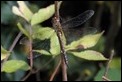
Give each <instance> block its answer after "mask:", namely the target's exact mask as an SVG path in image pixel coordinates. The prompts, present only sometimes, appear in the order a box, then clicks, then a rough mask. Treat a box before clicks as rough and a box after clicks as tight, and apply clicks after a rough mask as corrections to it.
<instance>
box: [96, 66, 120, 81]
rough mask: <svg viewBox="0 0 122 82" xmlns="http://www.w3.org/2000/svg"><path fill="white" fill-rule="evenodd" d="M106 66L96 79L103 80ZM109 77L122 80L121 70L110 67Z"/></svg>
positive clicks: (113, 79)
mask: <svg viewBox="0 0 122 82" xmlns="http://www.w3.org/2000/svg"><path fill="white" fill-rule="evenodd" d="M104 72H105V68H102V69H101V70H100V71H99V72H98V73H97V75H96V76H95V81H102V76H103V75H104ZM107 78H108V79H110V80H112V81H121V70H118V69H109V70H108V74H107Z"/></svg>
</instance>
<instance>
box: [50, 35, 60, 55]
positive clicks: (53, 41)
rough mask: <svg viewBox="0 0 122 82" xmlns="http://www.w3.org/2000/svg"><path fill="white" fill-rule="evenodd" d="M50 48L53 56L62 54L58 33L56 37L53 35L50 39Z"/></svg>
mask: <svg viewBox="0 0 122 82" xmlns="http://www.w3.org/2000/svg"><path fill="white" fill-rule="evenodd" d="M50 47H51V48H50V52H51V54H52V55H58V54H60V45H59V40H58V37H57V35H56V33H54V35H52V36H51V38H50Z"/></svg>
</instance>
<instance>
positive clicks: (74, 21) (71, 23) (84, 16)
mask: <svg viewBox="0 0 122 82" xmlns="http://www.w3.org/2000/svg"><path fill="white" fill-rule="evenodd" d="M93 14H94V11H93V10H87V11H85V12H83V13H81V14H80V15H78V16H76V17H74V18H71V19H70V20H68V21H66V22H64V23H62V24H61V25H62V27H63V28H72V27H77V26H79V25H81V24H83V23H84V22H86V21H87V20H88V19H89V18H91V17H92V16H93Z"/></svg>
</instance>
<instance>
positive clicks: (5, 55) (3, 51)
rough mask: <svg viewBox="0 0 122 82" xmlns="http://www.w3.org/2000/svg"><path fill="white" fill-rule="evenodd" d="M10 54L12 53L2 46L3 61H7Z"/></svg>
mask: <svg viewBox="0 0 122 82" xmlns="http://www.w3.org/2000/svg"><path fill="white" fill-rule="evenodd" d="M9 54H10V52H9V51H7V50H6V49H4V48H3V47H2V46H1V60H3V59H5V58H6V57H7V56H8V55H9Z"/></svg>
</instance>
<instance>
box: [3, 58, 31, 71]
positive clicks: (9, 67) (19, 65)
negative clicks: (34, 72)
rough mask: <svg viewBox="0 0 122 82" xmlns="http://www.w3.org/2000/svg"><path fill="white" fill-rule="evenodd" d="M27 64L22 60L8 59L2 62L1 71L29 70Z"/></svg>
mask: <svg viewBox="0 0 122 82" xmlns="http://www.w3.org/2000/svg"><path fill="white" fill-rule="evenodd" d="M29 69H30V67H29V65H28V64H27V63H26V62H24V61H22V60H9V61H6V62H5V63H4V64H3V68H2V72H7V73H12V72H16V71H18V70H24V71H27V70H29Z"/></svg>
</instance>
